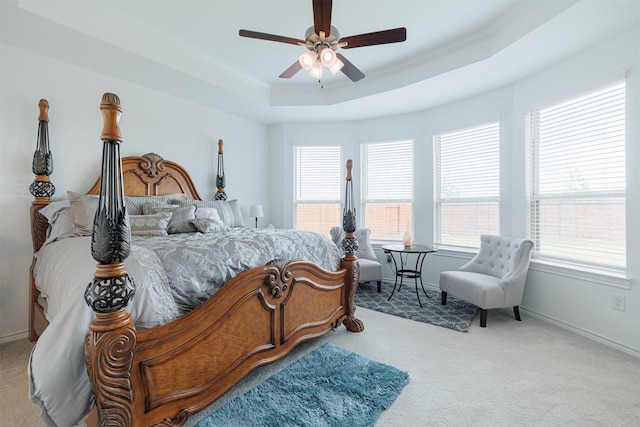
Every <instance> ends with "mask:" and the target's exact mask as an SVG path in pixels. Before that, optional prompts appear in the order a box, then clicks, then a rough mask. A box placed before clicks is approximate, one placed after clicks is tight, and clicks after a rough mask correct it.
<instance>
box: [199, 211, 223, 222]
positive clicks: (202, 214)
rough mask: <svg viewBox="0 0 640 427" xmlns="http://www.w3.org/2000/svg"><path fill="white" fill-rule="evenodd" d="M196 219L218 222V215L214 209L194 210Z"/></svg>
mask: <svg viewBox="0 0 640 427" xmlns="http://www.w3.org/2000/svg"><path fill="white" fill-rule="evenodd" d="M196 218H198V219H213V220H217V221H220V222H221V223H222V221H221V220H220V214H218V211H217V209H215V208H196Z"/></svg>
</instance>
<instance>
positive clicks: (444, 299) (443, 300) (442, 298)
mask: <svg viewBox="0 0 640 427" xmlns="http://www.w3.org/2000/svg"><path fill="white" fill-rule="evenodd" d="M440 305H447V293H446V292H445V291H442V292H441V293H440Z"/></svg>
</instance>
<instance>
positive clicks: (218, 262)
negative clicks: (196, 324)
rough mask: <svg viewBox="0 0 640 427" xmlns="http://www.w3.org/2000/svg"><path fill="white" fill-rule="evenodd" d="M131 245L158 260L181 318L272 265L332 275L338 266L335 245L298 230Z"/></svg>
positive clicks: (244, 231) (231, 232) (238, 231)
mask: <svg viewBox="0 0 640 427" xmlns="http://www.w3.org/2000/svg"><path fill="white" fill-rule="evenodd" d="M132 244H133V245H135V246H142V247H144V248H148V249H151V250H152V251H153V252H155V254H156V255H157V256H158V258H159V259H160V262H161V263H162V266H163V267H164V270H165V272H166V274H167V277H168V279H169V284H170V287H171V289H172V292H173V296H174V299H175V301H176V303H177V305H178V308H179V310H180V311H181V312H182V313H186V312H188V311H190V310H192V309H193V308H195V307H196V306H198V305H199V304H200V303H202V302H203V301H206V300H207V298H209V297H210V296H211V295H212V294H213V293H214V292H216V291H217V290H218V289H220V287H221V286H222V285H223V284H224V283H225V282H227V281H228V280H229V279H231V278H232V277H234V276H236V275H237V274H239V273H242V272H243V271H246V270H249V269H251V268H255V267H259V266H261V265H264V264H266V263H267V262H269V261H271V260H272V259H276V258H280V259H284V260H305V261H311V262H314V263H315V264H318V265H319V266H321V267H322V268H324V269H326V270H329V271H336V270H337V269H338V267H339V265H340V254H339V252H338V249H337V247H336V246H335V245H334V244H333V242H331V240H329V239H328V238H327V237H325V236H322V235H319V234H316V233H311V232H306V231H300V230H278V229H265V228H258V229H255V228H248V227H236V228H229V229H228V230H226V231H221V232H215V233H208V234H202V233H184V234H172V235H169V236H166V237H157V236H156V237H134V238H133V241H132Z"/></svg>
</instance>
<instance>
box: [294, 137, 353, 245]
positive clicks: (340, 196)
mask: <svg viewBox="0 0 640 427" xmlns="http://www.w3.org/2000/svg"><path fill="white" fill-rule="evenodd" d="M305 149H309V150H314V149H315V150H318V152H322V151H325V152H326V151H327V150H331V149H338V150H339V159H338V160H337V165H335V167H336V169H337V171H338V175H337V177H333V180H335V184H336V186H337V195H338V198H337V199H325V198H319V199H311V198H308V199H304V198H302V199H300V198H299V179H298V170H299V158H300V156H299V155H298V153H299V150H305ZM328 157H329V156H327V158H328ZM343 160H344V147H343V146H342V145H294V146H293V209H292V210H293V221H292V222H293V228H294V229H296V230H297V229H299V228H298V225H299V224H298V206H299V205H310V204H314V205H337V207H338V212H339V215H338V216H339V218H338V222H337V223H336V224H331V226H329V227H328V228H327V229H326V230H314V231H317V232H319V233H321V234H324V235H326V236H330V231H331V227H332V226H334V225H341V224H342V217H341V212H342V207H343V199H344V197H343V193H344V189H343V188H342V187H343V186H342V183H343V182H344V177H345V171H344V167H343V163H344V161H343ZM333 166H334V165H332V167H333ZM334 191H335V189H334ZM304 230H307V228H305V229H304Z"/></svg>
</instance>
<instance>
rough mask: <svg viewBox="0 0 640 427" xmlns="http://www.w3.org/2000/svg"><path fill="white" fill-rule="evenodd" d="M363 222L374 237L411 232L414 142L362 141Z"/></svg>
mask: <svg viewBox="0 0 640 427" xmlns="http://www.w3.org/2000/svg"><path fill="white" fill-rule="evenodd" d="M361 154H362V207H363V209H362V210H363V214H364V215H363V222H362V223H363V224H364V227H365V228H370V229H371V238H372V239H374V240H397V241H399V240H402V236H403V234H404V232H405V231H412V229H411V224H412V222H411V218H412V215H413V141H410V140H409V141H393V142H381V143H369V144H362V150H361Z"/></svg>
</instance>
